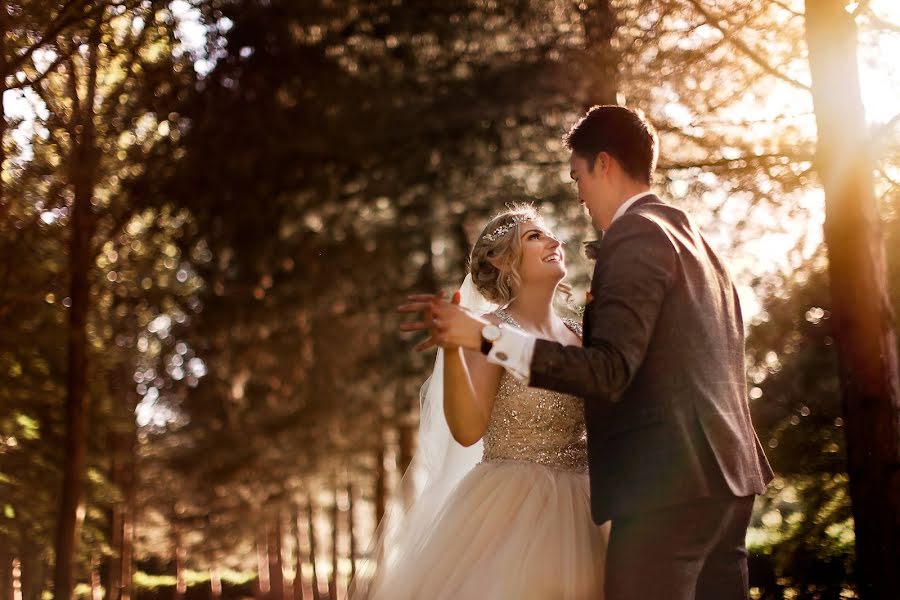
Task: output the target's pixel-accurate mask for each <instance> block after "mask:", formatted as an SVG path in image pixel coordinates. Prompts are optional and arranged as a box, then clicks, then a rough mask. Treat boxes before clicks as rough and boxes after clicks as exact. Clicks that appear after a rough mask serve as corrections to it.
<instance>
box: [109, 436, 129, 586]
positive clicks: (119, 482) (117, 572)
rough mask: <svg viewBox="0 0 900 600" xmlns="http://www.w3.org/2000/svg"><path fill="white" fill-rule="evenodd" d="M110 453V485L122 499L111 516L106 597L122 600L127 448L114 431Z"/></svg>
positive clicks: (110, 441)
mask: <svg viewBox="0 0 900 600" xmlns="http://www.w3.org/2000/svg"><path fill="white" fill-rule="evenodd" d="M108 440H109V441H108V442H107V443H108V445H109V451H110V453H111V455H112V458H111V462H110V469H109V470H110V474H109V478H110V483H112V485H113V486H115V488H116V489H117V490H118V492H119V494H120V498H119V500H118V501H116V502H114V503H113V505H112V508H111V509H110V515H109V541H110V546H111V549H112V555H111V556H110V557H109V560H108V564H107V571H108V573H107V581H106V597H107V599H108V600H121V598H122V546H123V538H124V534H125V523H124V521H125V512H126V508H125V506H126V499H125V489H124V488H125V485H124V480H125V472H126V467H125V456H124V455H125V448H124V443H125V439H124V434H123V432H121V431H118V430H116V429H113V430H111V431H110V432H109V436H108Z"/></svg>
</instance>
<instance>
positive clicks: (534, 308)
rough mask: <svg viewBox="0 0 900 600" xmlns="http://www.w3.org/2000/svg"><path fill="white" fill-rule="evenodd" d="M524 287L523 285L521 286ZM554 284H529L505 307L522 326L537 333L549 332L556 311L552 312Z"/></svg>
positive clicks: (551, 329)
mask: <svg viewBox="0 0 900 600" xmlns="http://www.w3.org/2000/svg"><path fill="white" fill-rule="evenodd" d="M523 287H525V286H523ZM555 293H556V286H555V285H554V286H552V287H551V286H536V285H530V286H527V288H526V289H523V290H522V291H521V292H520V293H519V295H518V296H516V298H515V299H514V300H513V301H512V302H510V304H509V306H507V307H506V312H508V313H509V314H510V315H511V316H512V317H513V318H514V319H515V320H516V321H517V322H518V323H519V324H520V325H522V327H525V328H526V329H529V330H531V331H533V332H534V333H537V334H547V335H549V334H551V333H552V332H553V324H554V322H555V319H556V313H554V312H553V295H554V294H555Z"/></svg>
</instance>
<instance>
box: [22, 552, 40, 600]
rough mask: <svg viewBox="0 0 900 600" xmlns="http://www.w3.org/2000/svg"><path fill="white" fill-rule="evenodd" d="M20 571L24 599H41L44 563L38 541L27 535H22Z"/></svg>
mask: <svg viewBox="0 0 900 600" xmlns="http://www.w3.org/2000/svg"><path fill="white" fill-rule="evenodd" d="M19 573H20V575H19V583H20V586H21V588H20V589H21V592H22V600H40V598H41V593H42V591H43V581H44V564H43V562H41V555H40V549H39V548H38V546H37V543H36V542H35V541H34V540H33V539H30V538H28V537H26V536H23V537H22V555H21V558H20V560H19Z"/></svg>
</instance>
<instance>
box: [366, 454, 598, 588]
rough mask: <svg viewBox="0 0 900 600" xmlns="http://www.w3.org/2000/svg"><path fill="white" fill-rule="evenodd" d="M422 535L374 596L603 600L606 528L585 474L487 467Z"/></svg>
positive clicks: (513, 465) (525, 466) (522, 465)
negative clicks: (594, 513)
mask: <svg viewBox="0 0 900 600" xmlns="http://www.w3.org/2000/svg"><path fill="white" fill-rule="evenodd" d="M416 537H417V538H418V541H417V542H416V543H415V544H408V545H407V547H405V548H401V549H400V550H399V553H396V552H395V556H393V557H392V560H391V561H390V565H389V566H388V567H387V568H386V569H384V570H383V571H382V572H381V573H379V575H378V577H377V578H376V580H375V581H374V582H373V586H372V587H371V588H370V589H369V593H368V594H367V596H368V597H369V598H374V599H377V600H403V599H413V598H415V599H417V600H419V599H421V600H437V599H444V598H446V599H454V600H465V599H469V598H479V599H480V598H489V599H492V600H502V599H506V598H509V599H517V600H526V599H535V600H550V599H561V600H562V599H565V600H582V599H585V600H586V599H590V600H597V599H600V598H602V597H603V569H604V561H605V555H606V545H607V540H608V537H609V525H608V524H605V525H603V526H597V525H595V524H594V523H593V521H592V520H591V511H590V498H589V487H588V476H587V474H584V473H577V472H573V471H566V470H561V469H555V468H551V467H546V466H543V465H539V464H536V463H530V462H522V461H511V460H503V461H492V462H487V463H481V464H479V465H477V466H476V467H475V468H474V469H472V471H470V472H469V473H468V474H467V475H466V476H465V477H464V478H463V479H462V480H461V481H460V482H459V484H458V485H457V486H456V489H454V491H453V492H452V493H451V495H450V496H449V498H448V500H447V501H446V502H445V503H444V504H443V506H442V508H441V510H440V512H439V513H438V515H437V517H436V520H435V522H434V524H433V526H431V527H429V531H428V532H426V533H425V535H417V536H416Z"/></svg>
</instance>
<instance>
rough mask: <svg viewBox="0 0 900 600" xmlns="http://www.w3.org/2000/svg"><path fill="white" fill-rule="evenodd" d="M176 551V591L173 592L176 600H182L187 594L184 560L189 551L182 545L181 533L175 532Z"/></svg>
mask: <svg viewBox="0 0 900 600" xmlns="http://www.w3.org/2000/svg"><path fill="white" fill-rule="evenodd" d="M174 542H175V543H174V550H175V590H174V592H173V596H174V598H175V600H182V598H184V594H185V592H187V581H186V580H185V578H184V559H185V558H186V554H187V551H186V550H185V548H184V545H183V544H182V543H181V532H180V531H177V530H176V532H175V540H174Z"/></svg>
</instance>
